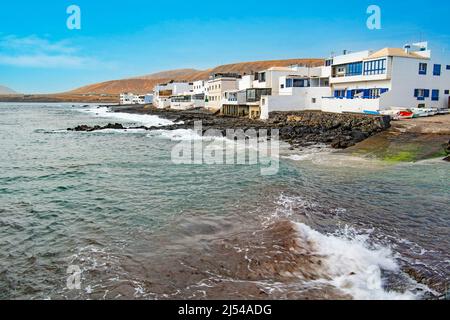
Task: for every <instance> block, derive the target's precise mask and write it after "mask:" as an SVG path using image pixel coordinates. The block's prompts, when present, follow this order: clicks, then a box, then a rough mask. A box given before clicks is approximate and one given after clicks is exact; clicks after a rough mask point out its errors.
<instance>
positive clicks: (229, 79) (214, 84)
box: [206, 73, 241, 111]
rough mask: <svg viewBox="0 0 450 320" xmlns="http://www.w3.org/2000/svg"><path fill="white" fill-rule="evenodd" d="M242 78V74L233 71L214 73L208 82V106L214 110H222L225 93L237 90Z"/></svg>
mask: <svg viewBox="0 0 450 320" xmlns="http://www.w3.org/2000/svg"><path fill="white" fill-rule="evenodd" d="M240 78H241V77H240V75H238V74H233V73H217V74H213V75H212V76H211V78H210V80H209V81H208V82H207V83H206V108H207V109H210V110H212V111H218V110H220V109H221V108H222V98H223V95H224V93H225V92H226V91H231V90H237V89H238V81H239V79H240Z"/></svg>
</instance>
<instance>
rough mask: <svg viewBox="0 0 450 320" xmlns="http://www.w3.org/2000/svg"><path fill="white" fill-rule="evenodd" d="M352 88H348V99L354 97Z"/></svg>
mask: <svg viewBox="0 0 450 320" xmlns="http://www.w3.org/2000/svg"><path fill="white" fill-rule="evenodd" d="M352 98H353V96H352V90H347V99H352Z"/></svg>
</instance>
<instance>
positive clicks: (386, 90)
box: [380, 88, 389, 94]
mask: <svg viewBox="0 0 450 320" xmlns="http://www.w3.org/2000/svg"><path fill="white" fill-rule="evenodd" d="M388 91H389V89H387V88H382V89H381V90H380V93H381V94H383V93H386V92H388Z"/></svg>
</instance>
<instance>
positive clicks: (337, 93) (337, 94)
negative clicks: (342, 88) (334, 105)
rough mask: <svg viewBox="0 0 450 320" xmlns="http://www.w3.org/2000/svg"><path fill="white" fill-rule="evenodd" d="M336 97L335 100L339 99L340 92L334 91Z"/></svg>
mask: <svg viewBox="0 0 450 320" xmlns="http://www.w3.org/2000/svg"><path fill="white" fill-rule="evenodd" d="M334 97H335V98H339V91H338V90H334Z"/></svg>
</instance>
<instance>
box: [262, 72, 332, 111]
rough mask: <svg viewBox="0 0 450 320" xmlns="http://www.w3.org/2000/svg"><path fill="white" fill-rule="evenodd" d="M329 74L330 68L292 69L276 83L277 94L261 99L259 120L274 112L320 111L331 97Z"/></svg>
mask: <svg viewBox="0 0 450 320" xmlns="http://www.w3.org/2000/svg"><path fill="white" fill-rule="evenodd" d="M330 74H331V67H325V66H323V67H312V68H308V67H292V68H291V72H288V73H286V74H283V75H281V76H279V78H278V81H276V83H277V84H278V88H277V94H273V92H272V95H270V96H263V97H261V105H260V106H261V119H268V118H269V114H270V112H274V111H300V110H321V109H322V100H323V97H328V96H330V95H331V88H330V82H329V81H330Z"/></svg>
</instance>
